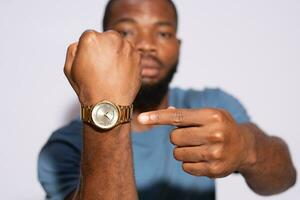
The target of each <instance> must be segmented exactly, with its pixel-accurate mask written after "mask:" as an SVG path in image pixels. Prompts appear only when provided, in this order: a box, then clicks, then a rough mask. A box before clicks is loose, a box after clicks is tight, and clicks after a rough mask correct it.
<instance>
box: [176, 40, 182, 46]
mask: <svg viewBox="0 0 300 200" xmlns="http://www.w3.org/2000/svg"><path fill="white" fill-rule="evenodd" d="M177 42H178V45H179V47H181V43H182V40H181V39H179V38H177Z"/></svg>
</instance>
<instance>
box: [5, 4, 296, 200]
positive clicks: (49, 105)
mask: <svg viewBox="0 0 300 200" xmlns="http://www.w3.org/2000/svg"><path fill="white" fill-rule="evenodd" d="M105 2H106V1H96V0H90V1H71V0H60V1H50V0H44V1H38V0H27V1H21V0H19V1H17V0H2V1H1V2H0V92H1V98H0V105H1V118H0V125H1V126H0V127H1V128H0V134H1V138H0V159H1V160H0V194H1V197H0V198H1V199H5V200H10V199H13V200H14V199H26V200H32V199H43V196H44V193H43V190H42V188H41V187H40V185H39V183H38V181H37V175H36V171H37V170H36V161H37V155H38V152H39V150H40V148H41V147H42V145H43V144H44V143H45V141H46V140H47V138H48V137H49V135H50V133H51V132H52V131H53V130H55V129H56V128H58V127H60V126H61V125H63V124H65V123H66V122H68V121H69V120H70V119H71V118H72V117H73V116H74V115H76V113H77V112H78V107H77V104H76V97H75V95H74V93H73V91H72V89H71V88H70V86H69V84H68V82H67V81H66V79H65V77H64V75H63V70H62V69H63V63H64V58H65V51H66V47H67V45H68V44H69V43H70V42H73V41H75V40H77V39H78V37H79V36H80V34H81V33H82V32H83V31H84V30H85V29H96V30H101V29H100V27H101V26H100V25H101V21H100V20H101V18H102V14H103V9H104V8H103V6H104V4H105ZM176 4H177V6H178V10H179V14H180V29H179V36H180V37H181V38H182V41H183V43H182V54H181V62H180V66H179V73H178V74H177V76H176V77H175V80H174V82H173V85H174V86H175V85H176V86H180V87H183V88H188V87H193V88H198V89H201V88H203V87H222V88H223V89H225V90H227V91H229V92H230V93H232V94H233V95H235V96H237V97H238V98H239V99H240V100H241V101H242V102H243V104H244V105H245V106H246V108H247V110H248V112H249V114H250V115H251V117H252V119H253V121H254V122H256V123H257V124H259V125H260V126H261V127H262V128H263V129H264V130H265V131H266V132H268V133H269V134H272V135H277V136H280V137H282V138H283V139H284V140H285V141H286V142H287V143H288V145H289V147H290V150H291V153H292V157H293V160H294V162H295V165H296V168H297V169H298V170H299V167H300V157H299V152H300V145H299V142H300V136H299V134H300V130H299V124H300V121H299V113H300V105H299V102H300V80H299V75H300V57H299V53H300V37H299V36H300V12H299V11H300V1H299V0H226V1H221V0H219V1H215V0H209V1H203V0H197V1H196V0H185V1H183V0H177V1H176ZM299 189H300V188H299V184H298V185H296V186H294V187H293V188H292V189H290V190H289V191H287V192H285V193H283V194H281V195H277V196H273V197H268V198H267V199H272V200H276V199H277V200H279V199H280V200H292V199H298V197H297V196H299V195H300V190H299ZM217 196H218V199H219V200H222V199H223V200H226V199H241V198H242V199H243V200H253V199H264V198H263V197H259V196H257V195H255V194H254V193H252V192H251V191H250V190H249V189H248V188H247V186H246V184H245V183H244V180H243V178H242V177H240V176H239V175H234V176H229V177H227V178H223V179H218V180H217Z"/></svg>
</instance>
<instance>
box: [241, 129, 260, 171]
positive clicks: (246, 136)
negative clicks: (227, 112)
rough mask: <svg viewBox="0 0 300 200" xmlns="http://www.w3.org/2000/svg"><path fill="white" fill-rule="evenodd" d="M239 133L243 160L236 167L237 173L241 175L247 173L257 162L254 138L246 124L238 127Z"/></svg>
mask: <svg viewBox="0 0 300 200" xmlns="http://www.w3.org/2000/svg"><path fill="white" fill-rule="evenodd" d="M239 132H240V134H241V135H242V138H243V141H244V142H243V144H244V148H243V149H244V158H243V159H242V161H241V163H240V166H239V167H238V171H239V172H241V173H243V172H246V171H249V170H250V169H251V168H252V167H253V166H254V165H255V164H256V162H257V151H256V138H255V135H254V134H253V133H252V132H251V131H250V127H249V126H248V125H247V124H241V125H239Z"/></svg>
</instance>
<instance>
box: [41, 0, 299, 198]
mask: <svg viewBox="0 0 300 200" xmlns="http://www.w3.org/2000/svg"><path fill="white" fill-rule="evenodd" d="M103 28H104V30H105V31H107V30H115V31H107V32H104V33H98V32H95V31H86V32H84V33H83V34H82V36H81V37H80V39H79V42H77V43H74V44H72V45H70V46H69V48H68V52H67V57H66V63H65V68H64V70H65V74H66V76H67V78H68V80H69V82H70V84H71V86H72V87H73V89H74V90H75V92H76V94H77V96H78V98H79V101H80V103H81V105H82V120H83V122H84V123H81V122H80V121H79V120H75V121H73V122H71V124H69V125H67V126H66V127H64V128H62V129H60V130H58V131H56V132H55V133H54V134H53V135H52V136H51V138H50V139H49V141H48V142H47V144H46V145H45V146H44V148H43V149H42V151H41V153H40V156H39V180H40V182H41V184H42V186H43V187H44V188H45V190H46V192H47V197H48V198H49V199H130V200H132V199H138V198H139V199H155V200H160V199H210V200H211V199H215V195H214V194H215V191H214V181H213V178H219V177H225V176H227V175H229V174H231V173H233V172H238V173H240V174H241V175H242V176H243V177H244V178H245V180H246V182H247V184H248V185H249V187H250V188H251V189H252V190H253V191H254V192H256V193H258V194H261V195H271V194H275V193H279V192H282V191H284V190H286V189H288V188H289V187H291V186H292V185H293V184H294V183H295V181H296V171H295V169H294V167H293V164H292V161H291V158H290V155H289V152H288V148H287V146H286V144H285V143H284V142H283V141H282V140H281V139H279V138H276V137H270V136H267V135H266V134H265V133H263V131H262V130H260V129H259V128H258V127H257V126H256V125H255V124H253V123H252V122H251V121H250V119H249V117H248V115H247V113H246V111H245V109H244V108H243V107H242V105H241V104H240V103H239V102H238V101H237V100H236V99H235V98H234V97H232V96H230V95H229V94H227V93H225V92H223V91H221V90H220V89H206V90H204V91H195V90H181V89H170V90H169V88H168V86H169V83H170V81H171V80H172V77H173V75H174V73H175V72H176V67H177V64H178V57H179V48H180V41H179V40H178V39H177V37H176V30H177V12H176V8H175V6H174V4H173V3H172V1H170V0H156V1H154V0H113V1H110V2H109V3H108V5H107V7H106V11H105V16H104V21H103ZM122 36H123V37H122ZM132 104H133V107H134V110H133V113H132Z"/></svg>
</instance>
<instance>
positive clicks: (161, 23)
mask: <svg viewBox="0 0 300 200" xmlns="http://www.w3.org/2000/svg"><path fill="white" fill-rule="evenodd" d="M155 25H157V26H171V27H174V24H173V23H171V22H168V21H160V22H157V23H155Z"/></svg>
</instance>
